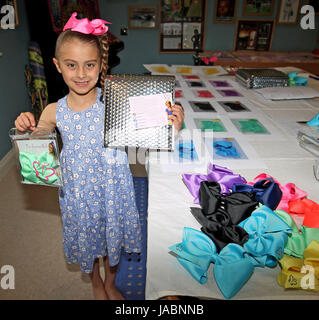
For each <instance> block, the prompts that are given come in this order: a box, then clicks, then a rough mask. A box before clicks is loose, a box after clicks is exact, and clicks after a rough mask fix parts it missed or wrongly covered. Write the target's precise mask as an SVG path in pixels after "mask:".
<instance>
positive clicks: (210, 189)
mask: <svg viewBox="0 0 319 320" xmlns="http://www.w3.org/2000/svg"><path fill="white" fill-rule="evenodd" d="M220 191H221V188H220V185H219V183H218V182H216V181H214V180H210V181H202V182H201V184H200V189H199V201H200V205H201V207H202V208H201V209H200V208H193V207H192V208H191V213H192V214H193V216H194V217H195V218H196V220H197V221H198V222H199V223H200V224H201V225H202V228H201V231H202V232H204V233H205V234H206V235H208V236H209V237H210V238H211V239H212V240H213V241H214V243H215V245H216V247H217V249H218V251H220V250H221V249H222V248H223V247H225V246H226V245H227V244H228V243H237V244H239V245H242V244H243V243H245V242H246V241H247V240H248V237H249V236H248V233H247V232H246V231H245V230H244V229H243V228H241V227H239V226H238V225H237V224H238V223H239V222H241V221H243V220H244V219H246V218H248V217H249V216H250V215H251V213H252V212H253V211H254V210H255V209H256V207H257V205H258V202H257V201H255V199H254V195H253V194H252V193H249V192H233V193H230V194H226V195H224V194H221V193H220Z"/></svg>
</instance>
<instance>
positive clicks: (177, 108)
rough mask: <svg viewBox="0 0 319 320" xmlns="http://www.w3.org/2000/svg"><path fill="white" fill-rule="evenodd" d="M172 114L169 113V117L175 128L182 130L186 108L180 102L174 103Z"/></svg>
mask: <svg viewBox="0 0 319 320" xmlns="http://www.w3.org/2000/svg"><path fill="white" fill-rule="evenodd" d="M171 111H172V114H171V115H169V116H168V117H169V119H171V121H172V122H173V124H174V126H175V129H176V130H177V131H180V130H181V128H182V125H183V121H184V109H183V107H182V106H181V105H180V104H174V105H173V106H172V107H171Z"/></svg>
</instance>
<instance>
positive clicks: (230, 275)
mask: <svg viewBox="0 0 319 320" xmlns="http://www.w3.org/2000/svg"><path fill="white" fill-rule="evenodd" d="M169 249H170V250H171V251H173V252H174V253H175V254H177V255H178V258H177V259H178V261H179V262H180V263H181V264H182V266H183V267H184V268H185V269H186V270H187V271H188V272H189V273H190V274H191V275H192V276H193V278H194V279H195V280H197V281H198V282H199V283H201V284H204V283H205V282H206V281H207V269H208V267H209V265H210V263H211V262H213V263H214V264H215V265H214V277H215V280H216V283H217V285H218V287H219V289H220V291H221V292H222V294H223V295H224V297H225V298H226V299H229V298H231V297H233V296H234V295H235V294H236V293H237V292H238V291H239V290H240V289H241V288H242V286H243V285H244V284H245V283H246V282H247V280H248V279H249V278H250V276H251V274H252V273H253V271H254V264H253V263H252V262H251V259H250V257H249V255H247V253H246V252H245V250H244V248H243V247H241V246H240V245H237V244H234V243H230V244H228V245H227V246H226V247H224V248H223V249H222V250H221V251H220V253H219V254H218V253H217V249H216V246H215V244H214V242H213V241H212V240H211V239H210V238H209V237H208V236H206V235H205V234H204V233H203V232H200V231H197V230H195V229H192V228H187V227H185V228H184V231H183V242H181V243H178V244H176V245H173V246H171V247H169Z"/></svg>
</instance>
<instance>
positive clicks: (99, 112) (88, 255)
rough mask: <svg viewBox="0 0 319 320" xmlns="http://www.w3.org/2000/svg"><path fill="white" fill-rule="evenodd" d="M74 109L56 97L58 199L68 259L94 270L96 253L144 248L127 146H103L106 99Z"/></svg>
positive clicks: (112, 257)
mask: <svg viewBox="0 0 319 320" xmlns="http://www.w3.org/2000/svg"><path fill="white" fill-rule="evenodd" d="M100 94H101V90H100V89H99V88H98V92H97V99H96V102H95V103H94V104H93V106H92V107H90V108H89V109H87V110H85V111H81V112H75V111H72V110H71V109H70V108H69V107H68V106H67V96H65V97H64V98H62V99H60V100H59V101H58V105H57V107H56V122H57V127H58V129H59V131H60V133H61V136H62V141H63V150H62V152H61V155H60V159H61V169H62V173H63V184H64V185H63V187H61V188H60V190H59V201H60V207H61V214H62V223H63V247H64V253H65V257H66V261H67V263H72V264H78V263H79V264H80V267H81V270H82V272H85V273H91V272H92V269H93V263H94V260H95V259H96V258H97V257H104V256H106V255H107V256H108V259H109V263H110V265H111V266H114V265H116V264H118V262H119V259H120V254H121V248H122V247H124V250H125V251H126V252H140V251H141V228H140V224H139V216H138V211H137V208H136V204H135V193H134V186H133V180H132V175H131V171H130V168H129V164H128V159H127V155H126V153H125V151H122V150H119V149H115V148H104V147H103V133H104V124H103V121H104V105H103V103H101V102H100V100H99V97H100Z"/></svg>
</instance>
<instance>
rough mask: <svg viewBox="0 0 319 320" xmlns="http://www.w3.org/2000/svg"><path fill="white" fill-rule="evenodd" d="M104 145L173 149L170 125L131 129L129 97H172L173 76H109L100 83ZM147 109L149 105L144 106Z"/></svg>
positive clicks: (172, 129) (173, 93)
mask: <svg viewBox="0 0 319 320" xmlns="http://www.w3.org/2000/svg"><path fill="white" fill-rule="evenodd" d="M104 86H105V90H104V104H105V121H104V146H105V147H138V148H146V149H163V150H174V128H173V125H170V124H167V125H166V126H161V127H151V128H144V129H137V130H136V129H135V128H134V124H133V120H132V116H131V112H130V105H129V100H128V98H129V97H133V96H142V95H151V94H159V93H171V95H172V100H173V101H172V104H174V103H175V102H174V97H175V77H174V76H162V75H158V76H157V75H156V76H153V75H125V74H123V75H109V76H108V77H107V79H106V80H105V83H104ZM145 107H149V108H151V107H152V106H151V105H150V106H145Z"/></svg>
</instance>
